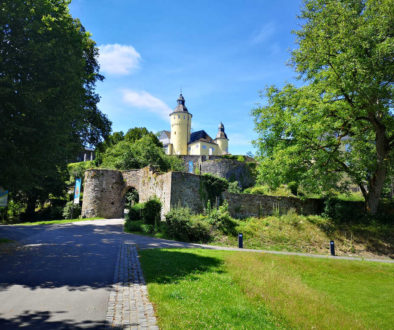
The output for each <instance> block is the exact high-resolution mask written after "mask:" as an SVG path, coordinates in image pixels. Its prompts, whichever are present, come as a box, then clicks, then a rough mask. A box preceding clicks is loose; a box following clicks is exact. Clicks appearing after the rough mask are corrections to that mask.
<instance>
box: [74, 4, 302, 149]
mask: <svg viewBox="0 0 394 330" xmlns="http://www.w3.org/2000/svg"><path fill="white" fill-rule="evenodd" d="M301 5H302V3H301V0H275V1H269V0H259V1H258V0H243V1H241V0H216V1H213V0H210V1H205V0H199V1H197V0H196V1H185V0H184V1H178V0H171V1H170V0H168V1H166V0H149V1H147V0H139V1H136V0H73V1H72V3H71V5H70V11H71V14H72V15H73V16H74V17H77V18H79V19H80V20H81V22H82V24H83V25H84V26H85V28H86V30H88V31H89V32H91V33H92V38H93V39H94V40H95V41H96V43H97V45H98V46H99V48H100V58H99V62H100V65H101V72H102V74H104V76H105V77H106V79H105V80H104V82H100V83H98V85H97V92H98V93H99V94H100V96H101V102H100V104H99V108H100V109H101V111H103V112H104V113H105V114H107V115H108V117H109V118H110V120H111V121H112V122H113V126H112V128H113V131H120V130H122V131H127V130H128V129H129V128H132V127H136V126H138V127H147V128H148V129H149V130H151V131H154V132H157V131H160V130H163V129H166V130H169V129H170V126H169V117H168V114H169V113H170V112H171V110H172V109H173V108H174V107H175V105H176V99H177V97H178V95H179V90H180V88H182V91H183V95H184V97H185V99H186V106H187V107H188V109H189V112H191V113H192V114H193V120H192V129H193V130H194V131H197V130H201V129H204V130H205V131H206V132H207V133H208V134H209V135H211V137H213V138H214V137H215V136H216V133H217V127H218V124H219V123H220V122H221V121H222V122H223V124H224V126H225V129H226V133H227V135H228V137H229V139H230V141H229V151H230V153H232V154H245V153H246V152H248V151H252V152H254V149H253V146H252V144H251V140H253V139H255V138H256V137H257V135H256V133H255V132H254V123H253V118H252V117H251V116H250V112H251V110H252V109H253V108H254V107H255V106H256V104H257V103H259V102H262V100H261V99H260V97H259V91H261V90H262V89H264V88H265V87H266V86H268V85H272V84H275V85H277V86H283V84H284V83H286V82H294V81H295V78H296V74H295V72H294V71H293V69H292V68H291V67H289V66H288V65H287V62H288V60H289V58H290V50H291V49H294V48H295V47H296V45H295V36H294V35H293V34H291V31H292V30H294V29H298V28H299V21H298V20H297V18H296V16H297V14H298V13H299V11H300V8H301Z"/></svg>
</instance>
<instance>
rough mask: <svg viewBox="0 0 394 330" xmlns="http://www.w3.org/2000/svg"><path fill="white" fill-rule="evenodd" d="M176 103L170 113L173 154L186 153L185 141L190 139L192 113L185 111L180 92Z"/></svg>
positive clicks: (183, 100)
mask: <svg viewBox="0 0 394 330" xmlns="http://www.w3.org/2000/svg"><path fill="white" fill-rule="evenodd" d="M177 103H178V105H177V106H176V108H175V109H174V111H173V112H172V113H171V114H170V118H171V143H172V154H173V155H187V154H188V152H187V143H188V142H189V140H190V130H191V126H192V114H191V113H189V112H188V111H187V108H186V106H185V99H184V97H183V95H182V93H181V94H180V95H179V98H178V100H177Z"/></svg>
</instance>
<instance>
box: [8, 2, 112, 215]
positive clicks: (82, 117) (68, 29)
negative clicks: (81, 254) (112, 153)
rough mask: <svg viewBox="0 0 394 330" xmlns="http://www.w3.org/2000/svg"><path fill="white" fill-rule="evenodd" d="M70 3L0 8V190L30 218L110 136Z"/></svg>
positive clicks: (94, 68)
mask: <svg viewBox="0 0 394 330" xmlns="http://www.w3.org/2000/svg"><path fill="white" fill-rule="evenodd" d="M69 2H70V1H68V0H5V1H2V2H1V3H0V185H1V186H3V187H5V188H7V189H9V190H10V191H12V192H15V193H18V194H19V193H20V192H23V195H24V196H26V197H27V198H28V201H29V203H28V210H30V211H32V210H34V205H35V201H36V199H37V197H40V198H44V197H43V196H47V195H48V192H53V191H51V190H56V192H59V190H60V191H61V190H62V189H61V188H62V187H61V184H60V182H63V181H64V173H66V164H67V162H70V161H72V160H74V159H75V158H76V156H77V154H78V152H79V151H80V150H81V149H82V147H83V146H84V145H96V144H97V143H98V142H100V140H101V138H102V137H105V136H106V135H108V133H109V132H110V128H111V123H110V121H109V120H108V119H107V118H106V117H105V116H104V115H103V114H102V113H101V112H100V111H99V110H98V109H97V106H96V105H97V103H98V101H99V97H98V95H97V94H96V93H95V90H94V89H95V83H96V81H97V80H102V79H103V77H102V76H101V75H100V74H99V73H98V71H99V66H98V63H97V61H96V57H97V54H98V50H97V48H96V47H95V43H94V41H93V40H92V39H91V38H90V34H89V33H88V32H86V31H85V29H84V27H83V26H82V25H81V23H80V22H79V20H77V19H73V18H72V17H71V15H70V13H69V10H68V4H69ZM55 188H56V189H55ZM63 188H64V187H63Z"/></svg>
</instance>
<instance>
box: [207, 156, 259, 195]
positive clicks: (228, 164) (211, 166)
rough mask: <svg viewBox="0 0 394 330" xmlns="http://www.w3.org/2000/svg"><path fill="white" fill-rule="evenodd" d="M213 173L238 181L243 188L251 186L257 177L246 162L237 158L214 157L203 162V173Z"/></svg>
mask: <svg viewBox="0 0 394 330" xmlns="http://www.w3.org/2000/svg"><path fill="white" fill-rule="evenodd" d="M203 173H211V174H213V175H216V176H219V177H222V178H226V179H227V180H229V181H238V182H239V184H240V186H241V187H242V188H247V187H251V186H253V185H254V183H255V179H254V177H253V176H252V173H251V172H250V170H249V167H248V165H247V164H246V163H245V162H239V161H237V160H235V159H226V158H220V159H213V160H207V161H205V162H202V163H201V174H203Z"/></svg>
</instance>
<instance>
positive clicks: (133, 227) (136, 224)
mask: <svg viewBox="0 0 394 330" xmlns="http://www.w3.org/2000/svg"><path fill="white" fill-rule="evenodd" d="M142 225H143V223H142V220H140V221H130V220H127V219H126V222H125V224H124V229H125V230H126V231H129V232H130V231H142V228H141V226H142Z"/></svg>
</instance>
